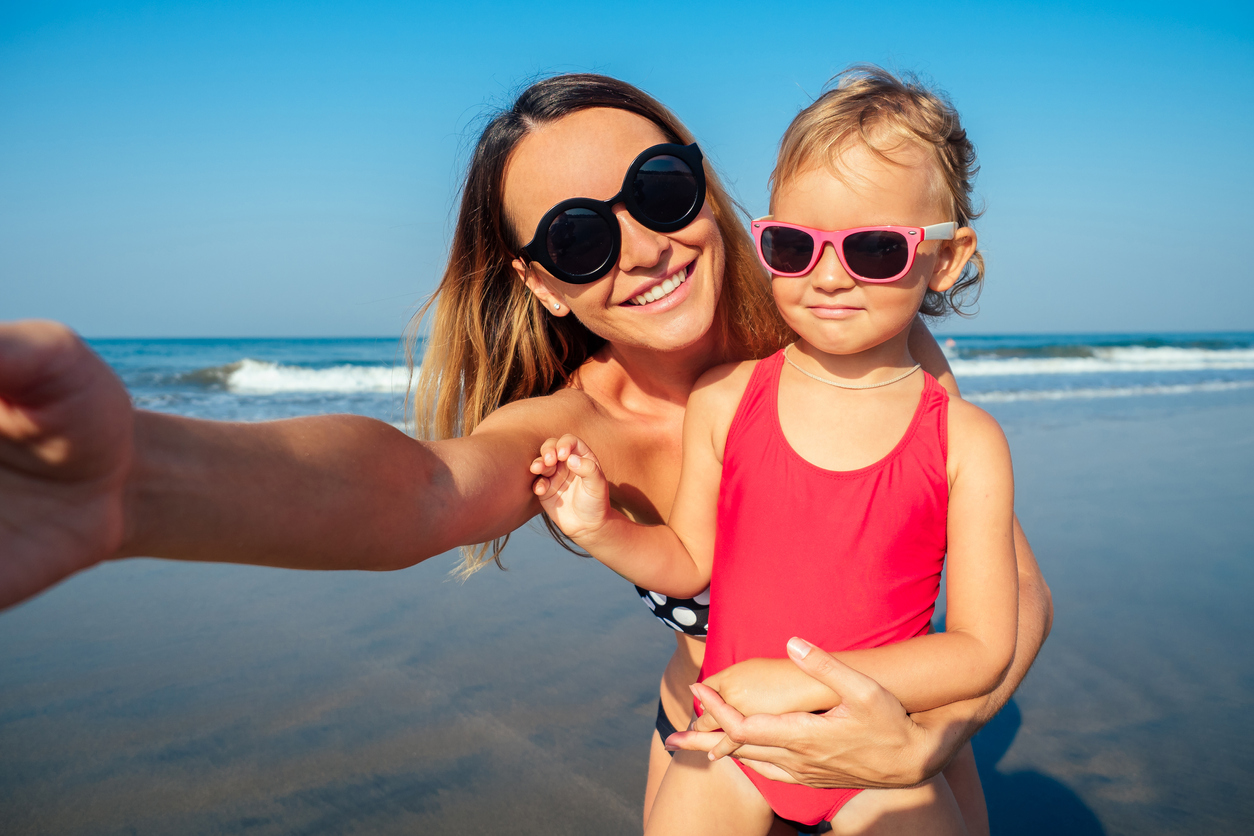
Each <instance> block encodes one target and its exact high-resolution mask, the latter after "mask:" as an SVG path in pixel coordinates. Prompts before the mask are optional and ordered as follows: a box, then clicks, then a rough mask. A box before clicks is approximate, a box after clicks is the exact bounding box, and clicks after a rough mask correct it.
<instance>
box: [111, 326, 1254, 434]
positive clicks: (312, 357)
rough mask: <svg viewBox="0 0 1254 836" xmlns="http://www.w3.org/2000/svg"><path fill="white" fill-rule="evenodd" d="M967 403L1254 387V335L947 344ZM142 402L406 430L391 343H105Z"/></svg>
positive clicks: (185, 410)
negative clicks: (371, 420)
mask: <svg viewBox="0 0 1254 836" xmlns="http://www.w3.org/2000/svg"><path fill="white" fill-rule="evenodd" d="M939 339H940V340H941V343H942V347H943V348H944V350H945V353H946V355H947V356H948V357H949V361H950V364H951V365H952V366H953V369H954V374H955V375H956V376H957V378H958V380H959V383H960V384H961V386H962V389H963V393H964V395H965V396H966V397H968V398H969V399H970V400H972V401H975V402H976V403H981V404H996V403H1012V402H1018V401H1030V402H1037V401H1059V400H1081V401H1088V400H1101V399H1108V398H1130V397H1170V396H1187V395H1192V394H1200V393H1213V392H1225V391H1232V390H1240V389H1249V388H1254V332H1236V333H1210V334H1167V333H1146V334H1035V335H990V336H962V337H946V336H944V335H943V334H942V335H940V337H939ZM90 342H91V344H92V346H93V347H94V348H95V349H96V350H97V351H98V352H100V354H101V355H102V356H103V357H104V359H105V360H106V361H108V363H109V364H110V365H111V366H112V367H113V368H114V369H115V370H117V372H118V374H119V375H121V377H122V380H123V381H124V382H125V383H126V385H127V387H128V388H129V389H130V391H131V393H132V395H133V397H134V399H135V403H136V405H137V406H140V407H143V408H145V409H156V410H161V411H167V412H175V413H179V414H182V415H192V416H196V417H202V418H217V419H224V420H266V419H272V418H286V417H292V416H296V415H309V414H317V413H326V412H352V413H358V414H362V415H369V416H372V417H375V418H379V419H381V420H385V421H389V422H392V423H396V424H400V423H401V422H403V419H404V403H405V394H406V391H407V386H408V383H409V371H408V369H407V368H406V365H405V355H404V350H403V346H402V344H401V343H400V341H398V340H395V339H98V340H91V341H90Z"/></svg>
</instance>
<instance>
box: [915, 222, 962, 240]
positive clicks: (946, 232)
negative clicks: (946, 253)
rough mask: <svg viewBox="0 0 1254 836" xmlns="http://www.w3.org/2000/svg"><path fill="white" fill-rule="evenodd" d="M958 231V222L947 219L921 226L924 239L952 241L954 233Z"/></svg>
mask: <svg viewBox="0 0 1254 836" xmlns="http://www.w3.org/2000/svg"><path fill="white" fill-rule="evenodd" d="M957 231H958V224H956V223H954V222H953V221H948V222H946V223H943V224H932V225H931V226H925V227H923V240H924V241H952V240H953V237H954V233H955V232H957Z"/></svg>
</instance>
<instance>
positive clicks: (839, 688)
mask: <svg viewBox="0 0 1254 836" xmlns="http://www.w3.org/2000/svg"><path fill="white" fill-rule="evenodd" d="M788 657H789V658H790V659H792V661H793V664H795V665H796V666H797V667H799V668H801V669H802V670H803V671H805V672H806V673H807V674H809V675H810V677H812V678H813V679H816V680H818V681H819V682H821V683H823V684H824V685H826V686H827V687H828V688H831V689H832V690H833V691H835V692H836V694H837V695H838V696H840V697H841V698H842V700H844V701H845V702H849V701H852V700H861V699H866V698H868V697H870V695H871V694H872V693H873V692H874V691H875V689H877V688H879V687H880V686H879V684H878V683H877V682H876V681H875V680H873V679H871V678H870V677H869V676H866V675H864V674H860V673H858V672H857V671H855V670H854V669H853V668H851V667H849V666H848V665H846V664H844V663H843V662H841V661H840V660H838V659H837V658H836V657H834V656H832V654H830V653H828V652H827V651H825V650H823V649H822V648H819V647H815V646H814V645H812V644H810V643H809V642H808V641H806V640H805V639H803V638H799V637H797V636H793V637H792V638H791V639H789V640H788Z"/></svg>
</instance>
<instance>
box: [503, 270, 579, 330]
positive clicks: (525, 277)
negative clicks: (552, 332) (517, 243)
mask: <svg viewBox="0 0 1254 836" xmlns="http://www.w3.org/2000/svg"><path fill="white" fill-rule="evenodd" d="M510 266H511V267H513V268H514V274H515V275H516V276H518V278H519V280H520V281H521V282H522V283H523V284H525V285H526V286H527V289H528V290H530V291H531V293H532V295H534V296H535V297H536V298H537V299H539V300H540V304H541V305H543V306H544V307H545V308H546V309H547V310H548V312H549V313H551V314H553V315H554V316H565V315H566V314H567V313H569V311H570V308H569V307H568V306H566V305H564V304H562V300H561V299H558V298H557V295H556V294H554V293H553V291H552V290H549V286H548V285H546V284H545V283H544V280H543V279H541V278H540V277H539V276H537V275H536V273H535V271H534V270H532V269H531V265H530V264H528V263H527V262H525V261H523V260H522V259H521V258H516V259H514V260H513V261H511V262H510Z"/></svg>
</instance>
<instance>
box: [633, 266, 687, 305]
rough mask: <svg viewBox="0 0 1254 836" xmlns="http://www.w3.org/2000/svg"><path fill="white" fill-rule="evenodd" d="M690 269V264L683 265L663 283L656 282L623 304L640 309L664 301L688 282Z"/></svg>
mask: <svg viewBox="0 0 1254 836" xmlns="http://www.w3.org/2000/svg"><path fill="white" fill-rule="evenodd" d="M691 269H692V264H685V265H684V266H683V267H681V268H680V269H679V271H678V272H676V273H674V274H673V275H671V276H668V277H667V278H666V279H664V280H663V281H660V282H658V283H657V284H655V285H654V286H653V287H651V288H649V289H648V290H646V291H645V292H644V293H640V294H637V295H635V296H633V297H632V298H630V299H628V300H627V301H626V302H624V303H623V304H624V305H628V306H630V307H638V308H642V307H644V306H645V305H651V304H653V303H654V302H658V301H660V300H662V299H666V298H667V297H669V296H670V295H671V294H672V293H674V292H675V291H676V290H678V289H679V288H680V287H681V286H683V284H684V283H685V282H687V281H688V275H689V272H690V271H691Z"/></svg>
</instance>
